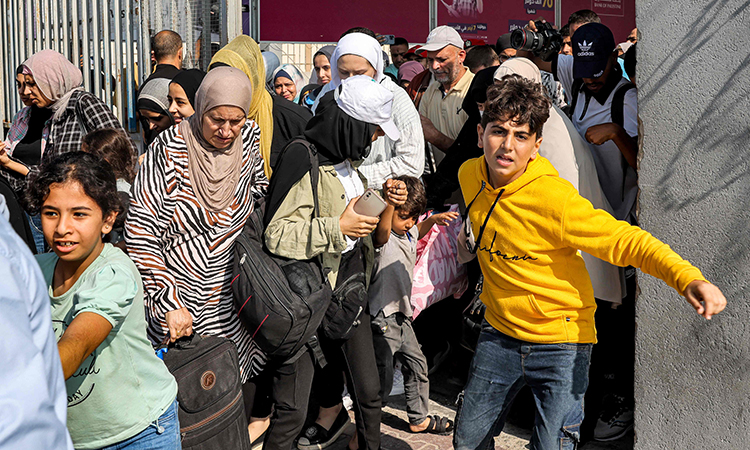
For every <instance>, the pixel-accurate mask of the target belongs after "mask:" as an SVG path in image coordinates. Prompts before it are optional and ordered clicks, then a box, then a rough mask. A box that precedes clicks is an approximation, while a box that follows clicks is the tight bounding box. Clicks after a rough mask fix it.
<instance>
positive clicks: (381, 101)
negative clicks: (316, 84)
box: [333, 75, 401, 141]
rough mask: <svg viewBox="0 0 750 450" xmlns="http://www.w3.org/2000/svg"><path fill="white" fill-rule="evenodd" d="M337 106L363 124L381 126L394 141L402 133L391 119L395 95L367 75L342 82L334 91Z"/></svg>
mask: <svg viewBox="0 0 750 450" xmlns="http://www.w3.org/2000/svg"><path fill="white" fill-rule="evenodd" d="M333 95H334V98H335V99H336V104H337V105H339V108H341V110H342V111H344V112H345V113H346V114H347V115H349V116H351V117H353V118H355V119H357V120H361V121H362V122H367V123H372V124H375V125H379V126H380V128H382V129H383V131H384V132H385V135H386V136H388V137H389V138H390V139H391V140H392V141H398V140H399V139H400V138H401V133H400V132H399V131H398V128H396V124H395V123H393V119H392V118H391V110H392V108H393V93H392V92H391V91H389V90H388V89H386V88H384V87H383V86H381V85H380V84H379V83H378V82H376V81H375V80H373V79H372V78H370V77H368V76H367V75H355V76H353V77H349V78H346V79H344V80H341V86H339V87H338V88H337V89H336V90H335V91H334V94H333Z"/></svg>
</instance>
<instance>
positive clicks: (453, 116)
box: [419, 25, 474, 163]
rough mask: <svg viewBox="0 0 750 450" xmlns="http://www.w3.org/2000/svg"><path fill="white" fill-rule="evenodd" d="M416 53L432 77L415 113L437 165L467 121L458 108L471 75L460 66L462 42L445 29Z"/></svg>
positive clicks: (457, 35) (472, 76) (442, 27)
mask: <svg viewBox="0 0 750 450" xmlns="http://www.w3.org/2000/svg"><path fill="white" fill-rule="evenodd" d="M419 51H420V52H422V53H424V54H426V56H427V61H428V68H429V70H430V72H431V73H432V76H433V80H432V83H431V84H430V86H429V87H428V88H427V91H425V93H424V95H423V96H422V101H421V103H420V104H419V113H420V114H421V116H422V129H423V130H424V137H425V139H426V140H427V142H429V143H430V150H431V153H433V155H434V158H435V161H434V162H435V163H438V162H440V160H442V159H443V156H444V155H445V153H444V152H445V151H446V150H447V149H448V148H449V147H450V146H451V144H453V141H454V140H455V139H456V136H458V133H459V132H460V131H461V128H462V127H463V125H464V122H466V119H468V118H469V116H468V114H466V112H464V111H463V110H462V108H461V104H462V103H463V101H464V97H466V94H467V93H468V92H469V87H470V86H471V81H472V80H473V79H474V74H473V73H471V71H470V70H469V68H468V67H466V66H464V64H463V63H464V58H466V52H465V51H464V48H463V39H461V36H460V35H459V34H458V32H457V31H456V30H454V29H453V28H451V27H449V26H445V25H443V26H439V27H437V28H435V29H434V30H432V31H431V32H430V34H429V36H427V44H425V46H424V47H422V48H420V49H419ZM429 159H430V158H429V157H428V160H429Z"/></svg>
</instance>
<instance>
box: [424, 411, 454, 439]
mask: <svg viewBox="0 0 750 450" xmlns="http://www.w3.org/2000/svg"><path fill="white" fill-rule="evenodd" d="M427 418H428V419H430V423H428V424H427V428H425V429H424V430H423V431H417V433H431V434H437V435H439V436H447V435H449V434H451V433H453V421H452V420H450V419H449V418H447V417H441V416H438V415H437V414H434V415H432V416H427Z"/></svg>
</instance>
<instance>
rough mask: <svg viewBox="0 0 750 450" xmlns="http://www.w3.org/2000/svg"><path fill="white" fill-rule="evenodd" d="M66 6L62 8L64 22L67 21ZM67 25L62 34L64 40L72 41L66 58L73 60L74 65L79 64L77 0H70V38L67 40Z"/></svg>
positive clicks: (79, 46)
mask: <svg viewBox="0 0 750 450" xmlns="http://www.w3.org/2000/svg"><path fill="white" fill-rule="evenodd" d="M66 14H67V8H63V17H65V23H66V24H67V23H68V18H67V15H66ZM67 33H68V26H67V25H66V26H65V33H64V34H63V36H64V39H65V42H72V43H73V49H72V50H71V52H72V54H71V55H69V56H68V59H70V60H71V61H73V64H75V65H76V66H77V65H79V64H80V63H79V61H80V60H81V45H80V43H79V42H80V41H79V39H80V35H79V32H78V0H70V40H68V34H67Z"/></svg>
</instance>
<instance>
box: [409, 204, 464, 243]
mask: <svg viewBox="0 0 750 450" xmlns="http://www.w3.org/2000/svg"><path fill="white" fill-rule="evenodd" d="M456 218H458V213H457V212H456V211H448V212H444V213H439V214H433V215H431V216H430V217H428V218H426V219H425V220H423V221H422V222H419V223H418V224H417V230H419V239H422V238H423V237H424V236H425V235H426V234H427V232H428V231H430V228H432V226H433V225H435V224H437V225H438V226H440V227H444V226H446V225H448V224H449V223H450V222H452V221H453V220H456Z"/></svg>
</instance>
